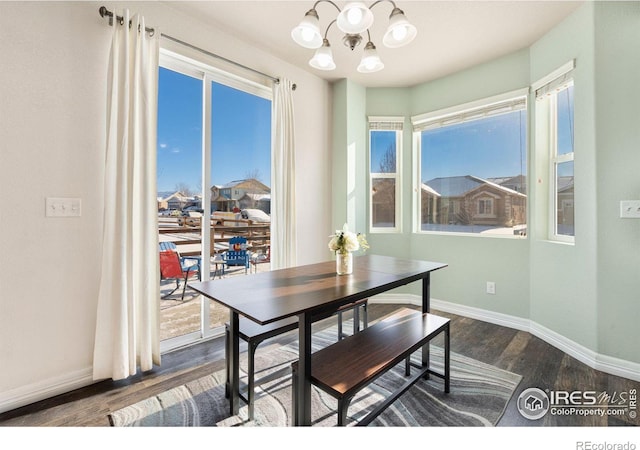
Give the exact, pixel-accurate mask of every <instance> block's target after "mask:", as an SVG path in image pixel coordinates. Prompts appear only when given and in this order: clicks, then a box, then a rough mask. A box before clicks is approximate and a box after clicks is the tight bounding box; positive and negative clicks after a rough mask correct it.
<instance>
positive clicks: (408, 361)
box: [404, 355, 411, 376]
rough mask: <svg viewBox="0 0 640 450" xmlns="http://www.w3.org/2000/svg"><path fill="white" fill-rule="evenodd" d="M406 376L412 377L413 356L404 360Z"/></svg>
mask: <svg viewBox="0 0 640 450" xmlns="http://www.w3.org/2000/svg"><path fill="white" fill-rule="evenodd" d="M404 374H405V375H406V376H409V375H411V355H409V356H407V357H406V359H405V360H404Z"/></svg>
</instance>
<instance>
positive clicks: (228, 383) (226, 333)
mask: <svg viewBox="0 0 640 450" xmlns="http://www.w3.org/2000/svg"><path fill="white" fill-rule="evenodd" d="M230 344H231V335H230V334H229V324H226V325H225V327H224V366H225V382H224V396H225V398H229V394H230V393H231V381H230V380H231V369H230V368H229V354H230V353H231V350H230V349H229V346H230Z"/></svg>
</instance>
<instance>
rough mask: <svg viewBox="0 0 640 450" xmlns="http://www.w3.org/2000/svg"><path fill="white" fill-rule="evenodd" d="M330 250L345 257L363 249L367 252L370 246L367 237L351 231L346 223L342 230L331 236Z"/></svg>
mask: <svg viewBox="0 0 640 450" xmlns="http://www.w3.org/2000/svg"><path fill="white" fill-rule="evenodd" d="M330 237H331V240H330V241H329V250H331V251H332V252H336V253H341V254H343V255H345V254H347V253H351V252H355V251H357V250H360V249H362V250H363V251H367V249H368V248H369V244H368V243H367V239H366V236H365V235H364V234H361V233H354V232H353V231H349V227H348V226H347V224H346V223H345V224H344V226H343V227H342V230H336V234H333V235H331V236H330Z"/></svg>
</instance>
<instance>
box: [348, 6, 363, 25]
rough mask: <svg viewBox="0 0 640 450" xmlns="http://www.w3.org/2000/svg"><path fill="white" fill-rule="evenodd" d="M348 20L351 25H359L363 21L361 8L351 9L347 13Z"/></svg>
mask: <svg viewBox="0 0 640 450" xmlns="http://www.w3.org/2000/svg"><path fill="white" fill-rule="evenodd" d="M347 20H349V23H350V24H352V25H357V24H359V23H360V21H361V20H362V11H361V10H360V8H351V9H350V10H349V11H348V12H347Z"/></svg>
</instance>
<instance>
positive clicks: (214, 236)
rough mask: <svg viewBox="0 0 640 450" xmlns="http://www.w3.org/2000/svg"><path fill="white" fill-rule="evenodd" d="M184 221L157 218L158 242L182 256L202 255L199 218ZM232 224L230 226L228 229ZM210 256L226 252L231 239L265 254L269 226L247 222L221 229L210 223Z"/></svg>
mask: <svg viewBox="0 0 640 450" xmlns="http://www.w3.org/2000/svg"><path fill="white" fill-rule="evenodd" d="M178 219H184V218H178V217H159V218H158V233H159V235H160V236H159V238H160V241H163V242H165V241H169V242H173V243H175V244H176V246H177V247H178V251H179V252H180V254H181V255H183V256H193V255H200V254H201V253H202V228H201V226H200V222H201V218H189V220H188V221H187V222H186V223H185V221H184V220H178ZM230 223H232V224H231V225H229V224H230ZM210 227H211V234H210V244H211V256H214V255H215V254H216V253H221V252H223V251H226V250H228V249H229V240H230V239H231V238H232V237H234V236H243V237H246V238H247V250H250V251H252V252H257V253H266V251H267V247H269V246H270V245H271V224H269V223H257V222H253V221H251V220H244V219H238V220H227V219H225V225H216V224H215V223H214V222H213V221H211V223H210Z"/></svg>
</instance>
